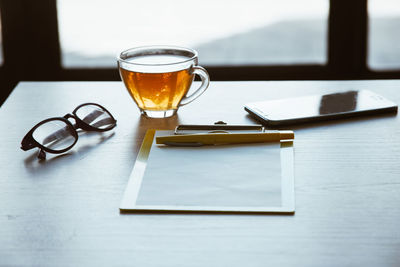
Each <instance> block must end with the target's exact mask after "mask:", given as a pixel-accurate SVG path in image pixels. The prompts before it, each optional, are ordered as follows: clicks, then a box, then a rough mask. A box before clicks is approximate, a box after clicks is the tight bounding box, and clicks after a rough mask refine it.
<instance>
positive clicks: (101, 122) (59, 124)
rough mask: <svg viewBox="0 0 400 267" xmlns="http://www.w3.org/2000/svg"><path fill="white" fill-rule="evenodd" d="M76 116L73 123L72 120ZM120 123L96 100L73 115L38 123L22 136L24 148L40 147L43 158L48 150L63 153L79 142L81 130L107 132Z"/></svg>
mask: <svg viewBox="0 0 400 267" xmlns="http://www.w3.org/2000/svg"><path fill="white" fill-rule="evenodd" d="M71 118H72V119H74V121H75V124H72V123H71V122H70V121H69V120H68V119H71ZM115 126H117V121H116V120H115V119H114V117H113V116H112V115H111V113H110V112H109V111H108V110H107V109H105V108H104V107H102V106H100V105H99V104H96V103H85V104H82V105H79V106H78V107H76V108H75V110H74V111H73V112H72V114H66V115H65V116H64V117H55V118H49V119H46V120H43V121H41V122H39V123H38V124H36V125H35V126H34V127H33V128H32V129H31V130H30V131H29V132H28V133H27V134H26V135H25V137H24V138H23V139H22V142H21V149H22V150H24V151H27V150H29V149H32V148H35V147H38V148H39V150H40V151H39V154H38V158H39V159H45V158H46V153H45V152H49V153H54V154H60V153H64V152H66V151H68V150H69V149H71V148H72V147H73V146H74V145H75V144H76V142H77V141H78V132H77V129H82V130H84V131H95V132H105V131H109V130H111V129H113V128H114V127H115Z"/></svg>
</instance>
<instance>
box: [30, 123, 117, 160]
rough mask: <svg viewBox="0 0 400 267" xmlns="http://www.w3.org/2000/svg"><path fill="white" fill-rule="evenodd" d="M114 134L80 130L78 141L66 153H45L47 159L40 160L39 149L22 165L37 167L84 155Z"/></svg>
mask: <svg viewBox="0 0 400 267" xmlns="http://www.w3.org/2000/svg"><path fill="white" fill-rule="evenodd" d="M114 135H115V132H111V133H100V134H99V133H95V132H83V131H82V132H81V134H80V135H79V139H78V142H77V143H76V145H75V146H74V149H73V150H70V151H68V152H66V153H62V154H52V153H48V152H46V154H47V159H45V160H40V159H38V158H37V156H38V153H39V150H38V149H36V150H37V151H35V152H33V153H32V154H31V155H29V156H28V157H27V158H25V160H24V165H25V167H27V168H38V167H41V166H45V165H50V164H52V163H55V162H58V161H60V160H62V159H71V158H72V157H75V156H76V155H79V156H80V157H84V156H85V155H86V154H87V153H89V152H90V151H92V150H93V149H94V148H96V147H98V146H99V145H101V144H103V143H104V142H106V141H107V140H109V139H111V138H112V137H113V136H114ZM93 136H97V137H98V138H94V137H93Z"/></svg>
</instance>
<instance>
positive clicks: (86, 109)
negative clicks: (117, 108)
mask: <svg viewBox="0 0 400 267" xmlns="http://www.w3.org/2000/svg"><path fill="white" fill-rule="evenodd" d="M76 116H77V117H78V118H79V119H81V120H82V121H84V122H85V123H87V124H88V125H90V126H92V127H95V128H97V129H105V128H108V127H110V126H111V125H114V124H115V120H114V119H113V118H112V117H111V116H110V114H109V113H108V112H107V111H106V110H104V109H102V108H101V107H99V106H96V105H85V106H82V107H80V108H79V109H78V110H76Z"/></svg>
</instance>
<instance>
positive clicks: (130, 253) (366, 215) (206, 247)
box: [0, 80, 400, 266]
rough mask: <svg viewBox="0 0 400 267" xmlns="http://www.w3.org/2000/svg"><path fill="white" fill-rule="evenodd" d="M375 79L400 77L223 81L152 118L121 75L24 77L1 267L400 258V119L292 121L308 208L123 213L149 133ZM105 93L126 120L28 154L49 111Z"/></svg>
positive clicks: (10, 115)
mask: <svg viewBox="0 0 400 267" xmlns="http://www.w3.org/2000/svg"><path fill="white" fill-rule="evenodd" d="M348 89H370V90H372V91H375V92H377V93H379V94H382V95H384V96H386V97H387V98H389V99H391V100H392V101H394V102H396V103H400V80H382V81H280V82H212V83H211V85H210V88H209V89H208V90H207V91H206V92H205V93H204V95H202V96H201V97H200V98H199V99H197V100H196V101H194V102H193V103H191V104H189V105H187V106H184V107H182V108H181V109H180V110H179V112H178V115H177V116H174V117H172V118H169V119H148V118H144V117H142V116H140V113H139V111H138V109H137V108H136V106H135V104H134V102H133V101H132V99H131V98H130V96H129V95H128V93H127V92H126V90H125V89H124V87H123V84H122V83H120V82H23V83H20V84H19V85H18V86H17V88H16V89H15V90H14V91H13V93H12V94H11V96H10V97H9V98H8V100H7V101H6V102H5V103H4V105H3V106H2V107H1V112H0V121H1V129H2V130H1V133H0V134H1V138H0V140H1V154H0V168H1V175H0V266H4V265H6V266H9V265H11V266H14V265H18V266H25V265H27V266H31V265H37V266H114V265H117V266H124V265H126V266H400V160H399V159H400V124H399V118H398V117H399V116H396V115H374V116H368V117H359V118H354V119H346V120H338V121H331V122H318V123H309V124H304V125H299V126H295V127H294V126H293V127H286V128H288V129H293V130H294V131H295V134H296V139H295V142H294V148H295V192H296V213H295V215H291V216H288V215H286V216H283V215H282V216H281V215H231V214H230V215H227V214H225V215H218V214H120V212H119V204H120V201H121V198H122V194H123V192H124V189H125V186H126V184H127V181H128V178H129V175H130V172H131V170H132V167H133V164H134V162H135V158H136V156H137V153H138V150H139V147H140V144H141V141H142V139H143V136H144V133H145V131H146V130H147V129H149V128H157V129H173V128H174V127H175V126H176V125H177V124H210V123H213V122H215V121H219V120H223V121H226V122H228V123H231V124H243V123H255V121H253V120H252V119H251V118H250V117H249V116H248V115H247V113H246V112H245V111H244V110H243V105H244V104H245V103H247V102H252V101H258V100H267V99H277V98H282V97H290V96H300V95H308V94H313V93H321V92H324V93H327V92H334V91H344V90H348ZM84 102H97V103H100V104H102V105H104V106H105V107H107V108H108V109H109V110H110V111H111V112H112V113H113V114H114V115H115V117H116V119H117V120H118V125H117V127H116V128H115V130H114V131H113V132H111V133H106V134H86V135H85V134H84V135H81V136H80V137H79V141H78V143H77V144H76V146H75V147H74V149H73V150H71V151H70V152H69V153H66V154H64V155H62V156H54V155H51V154H48V159H47V160H46V161H44V162H40V161H38V160H37V158H36V155H37V150H36V149H34V150H30V151H27V152H24V151H22V150H21V149H20V148H19V147H20V141H21V139H22V137H23V136H24V135H25V133H26V132H27V131H29V130H30V129H31V127H33V125H34V124H36V123H37V122H39V121H41V120H42V119H45V118H48V117H54V116H63V115H64V114H66V113H69V112H72V110H73V109H74V108H75V107H76V106H77V105H78V104H81V103H84Z"/></svg>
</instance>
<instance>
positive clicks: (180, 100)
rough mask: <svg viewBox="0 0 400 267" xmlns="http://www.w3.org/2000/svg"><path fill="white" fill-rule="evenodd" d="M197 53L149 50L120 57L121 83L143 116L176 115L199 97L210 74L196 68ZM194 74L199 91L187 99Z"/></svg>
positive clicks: (175, 49) (172, 48)
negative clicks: (199, 79)
mask: <svg viewBox="0 0 400 267" xmlns="http://www.w3.org/2000/svg"><path fill="white" fill-rule="evenodd" d="M197 64H198V54H197V52H196V51H195V50H192V49H189V48H183V47H175V46H146V47H137V48H132V49H128V50H126V51H123V52H122V53H121V54H120V55H119V56H118V67H119V73H120V75H121V79H122V81H123V82H124V84H125V87H126V88H127V90H128V92H129V93H130V95H131V96H132V98H133V100H134V101H135V102H136V104H137V106H138V107H139V109H140V111H141V113H142V114H144V115H145V116H147V117H151V118H166V117H170V116H172V115H174V114H175V113H176V112H177V110H178V108H179V107H180V106H183V105H186V104H188V103H190V102H192V101H193V100H195V99H196V98H197V97H199V96H200V95H201V94H202V93H203V92H204V91H205V90H206V89H207V88H208V85H209V83H210V77H209V75H208V73H207V71H206V70H205V69H204V68H203V67H200V66H198V65H197ZM195 74H197V75H199V76H200V78H201V85H200V87H199V88H198V89H197V90H195V91H194V92H193V93H192V94H190V95H189V96H187V95H186V94H187V93H188V91H189V89H190V87H191V85H192V82H193V79H194V76H195Z"/></svg>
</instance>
